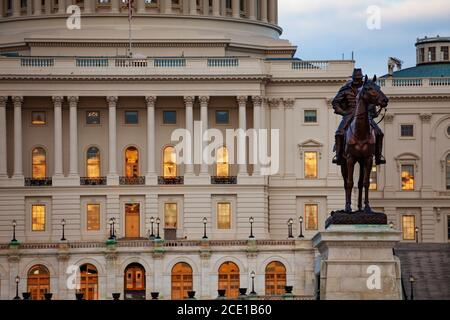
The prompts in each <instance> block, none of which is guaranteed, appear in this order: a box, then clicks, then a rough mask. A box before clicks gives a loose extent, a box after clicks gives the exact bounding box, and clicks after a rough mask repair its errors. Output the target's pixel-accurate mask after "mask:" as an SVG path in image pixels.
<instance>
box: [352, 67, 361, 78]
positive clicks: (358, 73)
mask: <svg viewBox="0 0 450 320" xmlns="http://www.w3.org/2000/svg"><path fill="white" fill-rule="evenodd" d="M362 78H364V75H363V72H362V70H361V69H354V70H353V75H352V79H353V80H355V79H362Z"/></svg>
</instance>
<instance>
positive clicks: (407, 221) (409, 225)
mask: <svg viewBox="0 0 450 320" xmlns="http://www.w3.org/2000/svg"><path fill="white" fill-rule="evenodd" d="M415 229H416V217H415V216H402V232H403V240H416V233H415Z"/></svg>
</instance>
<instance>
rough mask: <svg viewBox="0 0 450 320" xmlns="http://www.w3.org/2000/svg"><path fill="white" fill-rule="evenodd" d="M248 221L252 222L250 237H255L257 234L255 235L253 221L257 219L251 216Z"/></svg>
mask: <svg viewBox="0 0 450 320" xmlns="http://www.w3.org/2000/svg"><path fill="white" fill-rule="evenodd" d="M248 221H249V222H250V236H249V238H250V239H254V238H255V236H254V235H253V222H255V219H254V218H253V217H250V219H248Z"/></svg>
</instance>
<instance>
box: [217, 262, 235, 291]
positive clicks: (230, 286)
mask: <svg viewBox="0 0 450 320" xmlns="http://www.w3.org/2000/svg"><path fill="white" fill-rule="evenodd" d="M239 277H240V276H239V267H238V266H237V265H236V264H235V263H234V262H230V261H228V262H225V263H222V265H221V266H220V267H219V284H218V288H219V290H225V296H226V297H227V298H237V297H238V296H239V286H240V278H239Z"/></svg>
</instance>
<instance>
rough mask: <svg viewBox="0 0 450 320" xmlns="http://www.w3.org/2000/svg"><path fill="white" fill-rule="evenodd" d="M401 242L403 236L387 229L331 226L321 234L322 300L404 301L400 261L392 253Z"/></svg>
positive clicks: (317, 243) (318, 238) (317, 242)
mask: <svg viewBox="0 0 450 320" xmlns="http://www.w3.org/2000/svg"><path fill="white" fill-rule="evenodd" d="M399 241H400V232H398V231H395V230H393V229H390V228H389V226H387V225H331V226H330V227H329V228H327V229H326V230H325V231H323V232H319V233H317V234H316V235H315V236H314V238H313V245H314V247H316V248H317V249H318V250H319V252H320V257H318V259H319V261H317V263H316V268H317V269H318V270H315V272H316V274H320V287H319V290H320V299H322V300H400V299H402V289H401V280H400V279H401V271H400V261H399V259H398V258H397V257H395V256H394V255H393V251H392V248H393V247H394V246H395V244H396V243H397V242H399Z"/></svg>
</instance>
